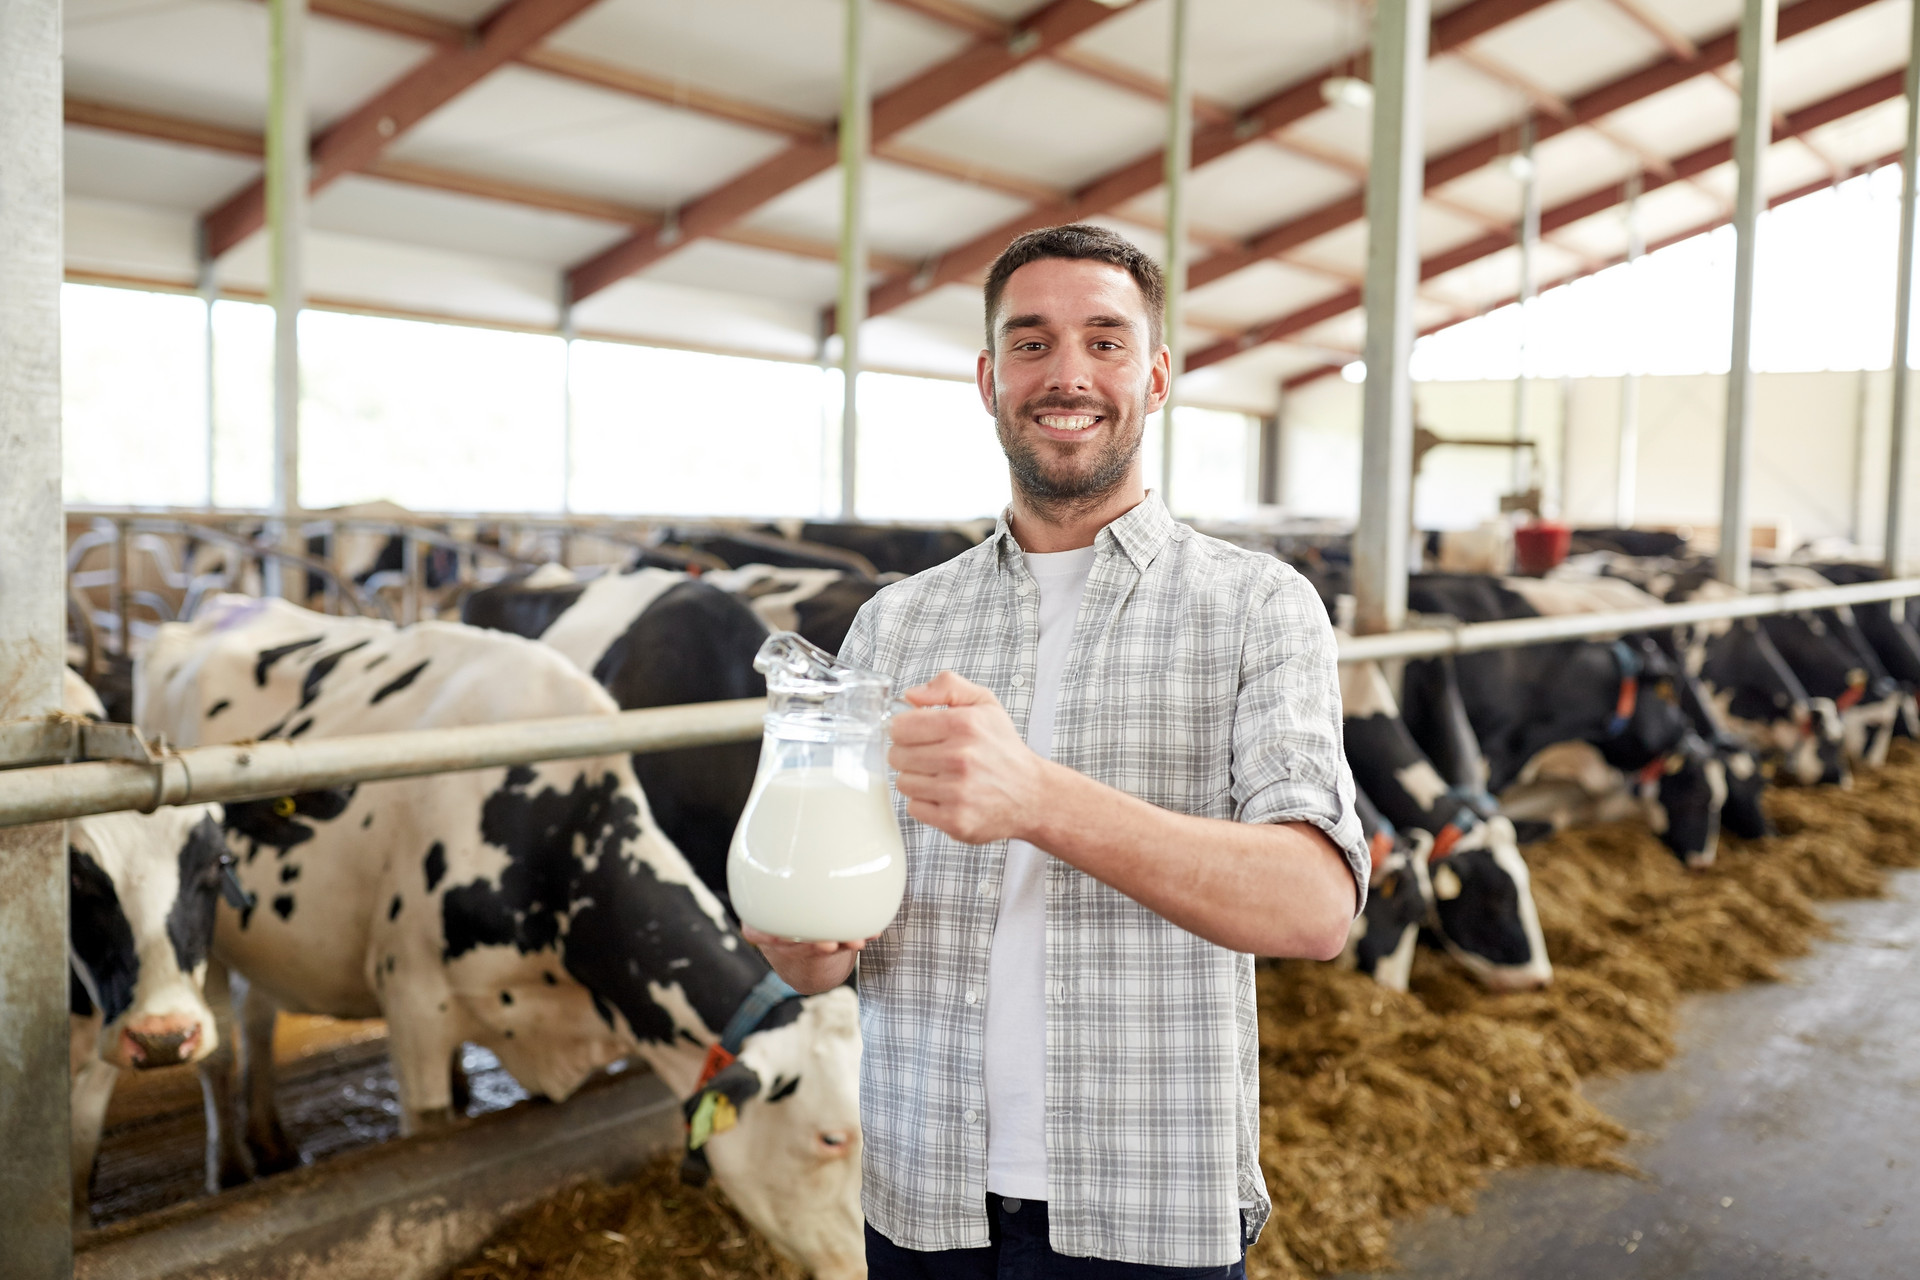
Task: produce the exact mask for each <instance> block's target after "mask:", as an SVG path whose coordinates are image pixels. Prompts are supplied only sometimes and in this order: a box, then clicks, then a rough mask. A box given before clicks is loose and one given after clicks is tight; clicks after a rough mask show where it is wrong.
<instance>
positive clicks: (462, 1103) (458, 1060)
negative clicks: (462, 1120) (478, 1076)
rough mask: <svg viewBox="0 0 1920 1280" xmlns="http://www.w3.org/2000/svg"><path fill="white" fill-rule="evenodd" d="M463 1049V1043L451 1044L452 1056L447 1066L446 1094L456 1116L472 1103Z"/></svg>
mask: <svg viewBox="0 0 1920 1280" xmlns="http://www.w3.org/2000/svg"><path fill="white" fill-rule="evenodd" d="M465 1051H466V1046H465V1045H464V1044H457V1045H455V1046H453V1056H452V1058H451V1060H450V1062H449V1064H448V1066H447V1083H448V1096H449V1097H451V1098H452V1099H453V1114H454V1115H456V1116H464V1115H465V1114H467V1108H468V1107H470V1106H472V1105H473V1082H472V1081H470V1080H468V1079H467V1064H466V1062H465V1061H463V1056H464V1054H465Z"/></svg>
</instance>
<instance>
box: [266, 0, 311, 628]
mask: <svg viewBox="0 0 1920 1280" xmlns="http://www.w3.org/2000/svg"><path fill="white" fill-rule="evenodd" d="M306 45H307V0H268V4H267V75H268V94H269V98H268V106H267V183H266V186H267V256H268V260H269V278H268V285H267V296H268V298H269V300H270V301H271V302H272V303H273V514H274V522H275V524H276V526H277V531H276V532H277V536H278V541H279V543H280V545H281V546H282V547H284V548H286V549H287V550H288V551H293V552H299V551H301V550H302V549H303V548H302V547H301V545H300V309H301V308H302V307H303V306H304V305H305V304H306V238H307V145H308V144H307V91H306V61H307V59H306ZM265 576H266V583H267V592H268V594H269V595H285V596H286V597H287V598H288V599H295V600H297V599H299V598H300V596H301V591H300V588H301V586H302V585H303V584H304V582H305V576H304V575H303V574H300V573H296V572H286V573H282V572H281V567H280V565H279V564H278V563H276V562H274V561H271V560H269V561H268V562H267V565H266V575H265Z"/></svg>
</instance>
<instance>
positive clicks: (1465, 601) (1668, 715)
mask: <svg viewBox="0 0 1920 1280" xmlns="http://www.w3.org/2000/svg"><path fill="white" fill-rule="evenodd" d="M1408 587H1409V591H1408V600H1409V603H1410V604H1411V605H1412V606H1413V607H1414V608H1416V609H1418V610H1419V611H1421V612H1423V613H1429V614H1447V615H1451V616H1453V617H1456V618H1459V619H1461V620H1462V621H1467V622H1487V621H1493V620H1495V619H1499V618H1516V617H1531V616H1536V615H1537V613H1538V610H1536V609H1535V608H1534V607H1533V606H1532V605H1531V604H1530V603H1529V602H1528V601H1527V600H1526V599H1525V597H1523V596H1522V595H1520V594H1519V593H1518V590H1517V589H1516V588H1517V587H1518V580H1507V581H1506V582H1503V581H1501V580H1499V579H1494V578H1489V577H1484V576H1480V575H1448V574H1419V575H1416V576H1415V577H1414V578H1412V579H1411V581H1410V582H1409V584H1408ZM1456 663H1457V666H1458V668H1459V674H1458V680H1457V686H1456V687H1457V689H1458V692H1459V695H1460V696H1461V698H1462V699H1463V702H1464V706H1465V708H1466V714H1467V719H1468V721H1469V722H1470V723H1471V725H1472V727H1473V731H1474V736H1475V738H1476V739H1477V741H1478V743H1479V745H1480V747H1481V749H1482V750H1483V751H1484V752H1485V755H1486V763H1487V775H1488V786H1489V787H1490V789H1491V790H1493V791H1494V792H1495V793H1496V794H1497V793H1499V792H1500V791H1502V790H1503V789H1505V788H1506V787H1508V786H1510V785H1512V784H1513V783H1514V782H1516V781H1518V780H1519V778H1520V775H1521V772H1522V770H1523V769H1524V768H1525V766H1526V764H1527V762H1528V761H1529V760H1531V759H1532V758H1533V756H1534V755H1535V754H1537V753H1538V752H1540V751H1543V750H1545V749H1546V748H1547V747H1550V746H1554V745H1556V744H1559V743H1563V742H1569V741H1582V742H1588V743H1591V744H1592V745H1593V746H1594V747H1596V748H1598V749H1599V751H1600V752H1601V754H1602V755H1603V756H1604V757H1605V759H1606V761H1607V763H1608V764H1609V765H1611V766H1612V767H1614V768H1616V769H1620V770H1622V771H1623V772H1625V773H1628V774H1632V775H1637V779H1638V787H1639V790H1640V793H1641V797H1642V799H1643V801H1644V803H1645V808H1646V812H1647V814H1648V817H1649V821H1650V824H1651V825H1652V827H1653V829H1654V831H1655V833H1656V834H1657V835H1659V836H1660V837H1661V838H1662V839H1663V840H1664V841H1665V842H1666V844H1667V846H1668V847H1669V848H1671V849H1672V850H1673V851H1674V854H1675V855H1676V856H1677V857H1679V858H1680V859H1681V860H1682V861H1683V862H1685V863H1687V865H1689V866H1693V867H1701V866H1707V865H1710V864H1711V863H1712V861H1713V858H1714V854H1715V852H1716V851H1717V849H1718V845H1719V834H1720V811H1721V808H1722V806H1723V805H1724V803H1725V800H1726V766H1725V765H1723V764H1722V763H1721V762H1720V760H1719V759H1717V758H1716V757H1715V755H1714V752H1713V750H1712V748H1711V747H1710V746H1708V744H1707V743H1706V742H1705V741H1704V740H1703V739H1702V738H1701V737H1700V736H1699V735H1698V734H1697V733H1695V732H1694V730H1693V728H1692V725H1691V724H1690V723H1689V721H1688V720H1687V717H1686V715H1685V714H1684V713H1683V712H1682V711H1681V709H1680V708H1679V706H1678V705H1677V704H1676V703H1675V702H1674V701H1673V699H1672V697H1671V681H1670V680H1669V679H1668V678H1667V677H1668V676H1669V674H1670V664H1667V663H1666V662H1665V660H1664V658H1663V657H1662V655H1661V654H1660V652H1659V650H1658V648H1657V647H1656V646H1654V645H1652V644H1651V643H1650V642H1642V643H1639V644H1634V643H1630V642H1628V641H1625V640H1621V641H1615V642H1613V643H1612V644H1601V643H1595V642H1591V641H1567V642H1561V643H1558V644H1550V645H1535V646H1531V647H1528V648H1518V649H1497V650H1490V651H1486V652H1479V653H1468V654H1463V655H1460V657H1459V658H1458V659H1457V660H1456ZM1447 678H1448V673H1447V672H1446V670H1445V669H1444V667H1443V666H1442V664H1441V663H1438V662H1436V661H1433V660H1423V661H1418V662H1410V663H1408V664H1407V670H1406V674H1405V677H1404V689H1403V697H1404V701H1405V704H1406V705H1407V706H1408V707H1409V708H1410V710H1409V713H1408V717H1407V718H1408V722H1409V724H1410V725H1411V726H1413V728H1414V731H1415V736H1416V738H1419V739H1420V740H1421V741H1422V743H1423V745H1425V744H1427V743H1428V742H1429V741H1430V739H1428V738H1427V737H1424V736H1423V735H1422V734H1421V733H1420V727H1421V726H1422V725H1423V724H1430V723H1431V722H1432V720H1433V718H1434V716H1433V713H1432V710H1431V709H1432V708H1433V707H1434V706H1435V704H1436V703H1439V702H1441V701H1442V700H1443V699H1445V698H1447V697H1448V696H1449V689H1448V687H1447V683H1446V681H1447ZM1415 709H1417V710H1415ZM1374 799H1375V800H1376V801H1378V800H1379V799H1380V797H1379V796H1378V795H1376V796H1375V797H1374ZM1388 816H1389V817H1391V816H1392V814H1391V813H1389V814H1388ZM1436 887H1437V886H1436Z"/></svg>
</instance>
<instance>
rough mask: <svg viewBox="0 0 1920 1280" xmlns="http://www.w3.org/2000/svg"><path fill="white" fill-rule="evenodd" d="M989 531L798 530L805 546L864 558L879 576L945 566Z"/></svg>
mask: <svg viewBox="0 0 1920 1280" xmlns="http://www.w3.org/2000/svg"><path fill="white" fill-rule="evenodd" d="M992 527H993V526H992V523H991V522H988V523H987V524H986V525H985V527H984V528H982V527H981V526H980V525H979V524H978V523H976V524H975V525H974V526H973V527H971V528H964V529H963V528H954V527H951V526H949V527H947V528H919V527H915V526H912V525H888V524H829V523H825V522H820V521H808V522H807V523H805V524H803V525H801V526H800V529H799V536H800V539H801V540H802V541H805V542H811V543H814V544H816V545H820V546H828V547H839V548H840V549H841V550H843V551H851V552H853V553H855V554H856V555H859V556H863V557H865V558H866V560H867V561H868V562H869V563H871V564H872V565H873V567H874V569H875V570H876V571H878V572H880V573H883V574H886V573H897V574H901V575H902V576H907V575H911V574H916V573H919V572H920V571H922V570H923V569H931V568H933V567H934V566H935V565H937V564H945V563H946V562H947V561H949V560H951V559H953V558H954V557H955V556H957V555H960V554H961V553H962V552H964V551H967V550H968V549H970V548H971V547H973V546H974V544H976V543H978V542H979V541H980V539H981V537H982V536H984V533H985V531H986V530H990V529H991V528H992Z"/></svg>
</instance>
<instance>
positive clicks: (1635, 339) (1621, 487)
mask: <svg viewBox="0 0 1920 1280" xmlns="http://www.w3.org/2000/svg"><path fill="white" fill-rule="evenodd" d="M1645 251H1646V243H1645V238H1644V237H1643V236H1642V235H1641V234H1640V177H1639V175H1638V174H1635V175H1634V177H1633V179H1632V180H1631V181H1630V182H1628V184H1627V271H1628V276H1627V283H1628V288H1629V289H1631V288H1632V286H1633V285H1634V284H1635V283H1637V281H1638V278H1639V273H1638V272H1637V271H1636V270H1635V268H1637V267H1638V265H1639V263H1640V255H1641V254H1642V253H1644V252H1645ZM1635 301H1639V299H1635ZM1627 343H1628V347H1629V350H1628V352H1627V367H1626V371H1625V372H1624V373H1623V374H1622V375H1621V378H1620V439H1619V443H1618V446H1617V448H1616V450H1615V452H1614V481H1613V522H1614V523H1615V524H1616V525H1618V526H1620V527H1621V528H1623V529H1630V528H1632V527H1633V518H1634V516H1633V508H1634V501H1635V498H1636V493H1635V489H1636V486H1637V484H1638V481H1639V478H1640V354H1641V351H1640V339H1639V335H1638V334H1628V335H1627Z"/></svg>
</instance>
